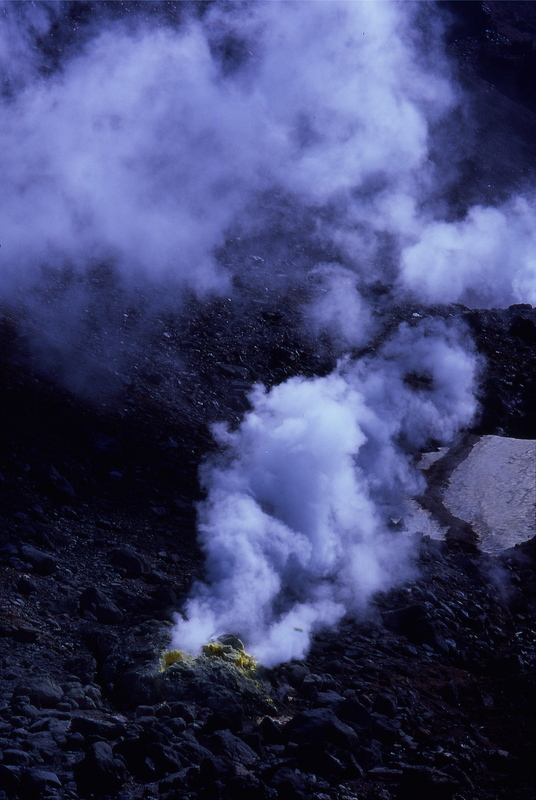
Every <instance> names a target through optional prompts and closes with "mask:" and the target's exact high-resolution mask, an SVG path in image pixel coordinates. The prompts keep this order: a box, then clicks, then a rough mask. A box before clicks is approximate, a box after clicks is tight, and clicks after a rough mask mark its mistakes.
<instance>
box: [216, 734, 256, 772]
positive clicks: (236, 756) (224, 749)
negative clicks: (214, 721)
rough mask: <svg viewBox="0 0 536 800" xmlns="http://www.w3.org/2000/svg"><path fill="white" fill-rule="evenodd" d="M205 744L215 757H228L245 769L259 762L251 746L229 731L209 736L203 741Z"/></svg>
mask: <svg viewBox="0 0 536 800" xmlns="http://www.w3.org/2000/svg"><path fill="white" fill-rule="evenodd" d="M203 744H205V745H206V746H207V747H208V748H209V750H211V751H212V752H213V753H214V755H216V756H226V757H227V758H230V759H232V760H233V761H238V762H239V763H240V764H243V765H244V766H245V767H249V766H252V765H253V764H256V763H257V762H258V760H259V757H258V755H257V754H256V753H255V752H254V751H253V750H252V749H251V747H249V745H247V744H246V743H245V742H243V741H242V740H241V739H239V738H238V737H237V736H234V734H232V733H231V731H228V730H220V731H217V732H216V733H213V734H212V735H211V736H207V737H206V738H205V739H204V740H203Z"/></svg>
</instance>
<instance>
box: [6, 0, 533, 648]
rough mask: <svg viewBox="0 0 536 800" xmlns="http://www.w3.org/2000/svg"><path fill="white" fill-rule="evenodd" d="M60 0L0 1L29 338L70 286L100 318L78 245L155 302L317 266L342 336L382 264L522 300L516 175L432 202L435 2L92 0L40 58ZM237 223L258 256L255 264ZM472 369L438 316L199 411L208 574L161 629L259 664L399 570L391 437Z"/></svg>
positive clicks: (452, 291) (414, 440)
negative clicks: (122, 3)
mask: <svg viewBox="0 0 536 800" xmlns="http://www.w3.org/2000/svg"><path fill="white" fill-rule="evenodd" d="M150 5H151V8H152V7H153V6H154V5H155V4H150ZM72 6H73V4H69V3H67V4H57V3H46V2H43V3H39V2H37V3H32V4H24V3H9V2H4V3H0V44H3V45H4V50H3V55H1V56H0V79H1V80H2V85H3V87H4V92H3V94H2V95H1V96H0V106H1V112H2V113H1V116H0V172H1V176H2V194H1V200H0V202H1V210H2V214H1V223H0V231H1V236H0V241H1V243H2V248H1V251H0V259H1V260H0V304H3V305H8V304H16V305H17V306H18V307H19V308H21V307H22V308H24V306H26V307H27V308H28V309H29V310H30V311H31V315H32V317H33V318H34V319H35V320H36V321H37V322H39V323H40V324H41V327H42V338H43V339H46V337H47V335H48V336H57V335H58V333H59V335H60V336H62V337H64V338H66V337H68V336H70V337H72V338H73V339H74V338H76V335H77V330H78V328H79V327H80V325H81V324H82V321H83V320H84V319H85V318H86V317H85V315H87V313H88V308H89V307H90V308H91V314H94V315H95V317H94V319H92V324H93V325H94V326H95V328H97V329H99V328H100V330H101V331H102V330H105V331H107V332H109V333H110V336H109V337H108V341H109V342H112V339H113V327H114V324H116V323H115V322H114V320H115V316H114V315H115V314H116V312H117V309H115V308H114V307H113V302H112V300H111V299H110V300H109V298H108V297H107V295H106V291H107V290H106V289H104V290H101V294H100V295H98V292H97V295H96V296H97V299H104V300H105V301H106V302H104V303H103V304H102V306H103V307H102V309H100V310H99V309H98V302H96V301H95V292H96V290H95V292H94V294H91V292H92V291H93V288H92V284H91V281H92V276H93V274H94V270H95V268H96V267H102V266H103V265H104V266H105V267H106V268H107V269H108V270H109V271H110V272H111V273H112V274H113V275H114V278H115V281H116V282H115V283H113V282H112V285H113V286H114V291H115V290H117V291H119V289H118V285H119V286H121V287H122V291H123V292H124V293H125V294H126V295H128V293H129V292H130V290H132V289H136V290H137V291H139V290H140V289H141V291H142V292H143V294H144V302H145V307H147V308H148V309H149V313H150V314H154V312H155V310H156V309H157V308H158V304H159V303H161V302H163V301H162V300H161V297H162V296H165V297H166V301H165V302H166V303H168V304H170V303H171V305H173V304H176V305H177V306H178V305H179V304H180V301H181V298H182V297H183V294H184V292H185V291H189V292H190V291H191V292H194V293H196V294H197V296H198V297H200V298H203V297H204V296H206V295H207V294H210V293H214V292H215V293H218V292H231V291H236V292H238V291H239V289H238V288H237V287H238V286H239V285H247V286H248V287H249V289H248V291H251V292H255V290H256V287H258V286H259V285H260V286H262V287H263V291H264V289H265V287H267V288H268V290H269V289H270V287H273V286H274V284H275V282H276V280H277V278H276V275H275V273H276V272H277V271H279V270H280V269H281V267H280V266H279V263H278V264H277V265H276V264H275V263H274V261H275V257H274V258H271V257H269V254H270V253H273V252H278V253H282V254H283V256H284V257H288V256H291V258H288V260H287V264H289V265H290V264H291V263H293V264H294V265H295V266H293V267H291V266H289V267H288V269H289V271H291V272H292V274H291V275H289V276H288V278H289V279H290V280H292V279H296V280H299V281H300V285H302V283H301V282H302V281H303V277H304V276H303V273H306V274H307V275H308V276H309V278H310V280H309V281H308V282H307V281H306V282H305V284H306V285H308V286H310V285H311V284H313V285H315V286H316V287H317V288H318V292H317V294H318V297H316V299H315V300H314V301H313V302H312V303H310V302H309V300H310V298H307V302H305V301H304V307H305V311H304V313H305V315H306V318H307V319H306V327H307V328H308V329H309V330H311V329H312V330H313V331H318V330H319V329H323V330H326V331H327V332H329V333H330V335H331V336H332V338H333V340H334V342H335V347H336V349H337V352H339V353H341V352H344V351H345V350H346V348H352V347H354V346H356V345H357V346H362V345H363V344H364V343H366V342H367V339H368V338H369V337H370V336H371V332H373V331H374V330H375V325H376V324H377V318H376V317H375V314H374V311H375V309H374V307H373V306H372V304H371V302H370V301H369V300H367V298H368V297H370V296H371V291H369V290H370V289H371V285H372V284H374V283H375V282H376V281H378V280H380V281H381V282H383V284H389V285H390V286H391V287H394V289H391V301H392V300H393V299H394V300H395V301H396V295H397V292H398V295H399V296H400V295H406V294H407V293H408V292H410V293H413V295H415V296H416V297H418V298H420V299H422V298H424V300H425V301H431V302H436V301H441V302H442V301H445V300H446V301H449V300H458V301H462V302H466V303H471V304H474V305H488V304H497V303H502V302H506V303H509V302H512V301H515V300H518V301H527V300H528V301H529V302H533V300H534V297H535V290H534V263H535V256H534V253H535V236H534V233H533V231H534V230H535V229H536V226H535V225H534V222H536V219H535V208H536V200H534V198H533V197H531V196H528V195H527V197H526V198H525V199H519V198H518V199H513V200H511V201H510V202H508V203H506V204H504V205H503V206H501V207H500V208H486V207H481V206H476V207H475V208H473V209H468V210H467V213H466V214H465V217H464V218H461V219H458V220H457V221H454V222H452V221H449V220H451V219H452V218H451V217H449V218H448V220H445V219H443V218H442V217H441V216H437V215H434V213H432V211H431V209H435V210H436V214H437V209H438V208H441V207H442V202H441V200H442V199H441V198H440V197H438V196H437V193H438V191H439V190H438V189H437V185H436V177H437V176H436V174H435V172H434V170H435V167H434V166H433V164H432V161H431V159H430V157H429V153H430V152H431V149H432V144H434V147H435V151H436V152H437V151H439V150H441V147H440V145H441V136H442V135H445V133H444V131H445V125H446V124H447V123H446V122H445V120H447V119H448V116H449V112H451V111H453V110H454V109H455V108H456V105H457V102H458V99H459V93H458V91H457V90H456V88H455V87H454V86H453V83H452V81H451V80H450V76H449V68H448V65H447V61H446V59H445V58H444V57H443V55H442V49H441V41H440V36H441V25H440V22H438V17H437V15H436V14H435V12H434V9H433V7H430V6H429V5H428V4H420V3H407V2H404V3H390V2H367V1H365V2H336V1H335V0H333V2H331V1H329V0H327V1H326V2H321V1H319V2H252V3H249V2H231V3H228V2H225V3H221V4H220V3H212V4H207V5H205V4H203V5H202V6H201V5H196V4H195V3H194V4H192V5H189V4H184V5H181V4H177V8H178V9H180V13H178V14H177V15H176V18H175V19H174V20H171V18H169V19H166V18H164V17H159V16H158V15H157V16H151V15H145V14H144V13H142V12H140V8H142V7H143V6H141V5H138V4H136V5H135V6H132V7H130V6H128V4H127V6H126V7H128V10H129V11H132V13H131V14H130V13H129V14H127V13H125V14H124V15H123V16H121V14H115V15H114V14H107V12H106V11H101V10H100V8H101V7H100V4H99V3H95V4H94V6H92V9H93V11H92V17H91V22H90V23H88V24H87V25H86V27H85V28H84V31H83V35H80V38H79V39H78V40H76V37H75V38H74V39H72V40H70V44H69V46H68V47H66V48H65V52H64V53H63V54H60V53H59V50H58V51H57V53H56V60H55V61H54V59H51V57H50V55H49V54H48V51H47V43H48V45H50V41H48V39H47V37H49V38H50V37H51V36H52V33H54V36H61V31H62V25H63V26H64V27H65V26H68V24H69V23H68V15H67V11H68V10H69V9H71V8H72ZM102 8H106V7H105V6H104V4H103V6H102ZM6 53H7V55H5V54H6ZM442 131H443V133H442ZM451 150H452V148H451ZM453 172H455V165H454V167H453ZM238 232H239V233H238ZM238 236H239V237H241V238H242V240H243V241H244V240H245V241H246V242H249V241H252V242H255V243H256V244H258V245H259V246H260V247H261V248H264V251H265V252H264V251H263V255H266V254H268V255H266V258H265V259H264V261H263V260H261V261H256V262H255V264H256V265H257V266H255V270H256V272H255V274H254V275H252V276H249V275H248V274H247V273H249V272H250V271H251V269H252V268H251V265H252V261H251V259H249V258H247V257H244V250H243V249H240V246H238V245H236V240H237V237H238ZM246 252H248V251H246ZM249 252H251V251H249ZM308 252H316V253H319V255H318V256H315V257H314V258H308V257H307V253H308ZM222 253H223V254H224V255H222ZM279 260H281V258H280V259H279ZM259 264H262V268H261V267H259V266H258V265H259ZM245 273H246V275H245V277H246V278H247V280H246V281H242V283H240V281H238V280H237V279H238V278H243V277H244V274H245ZM60 278H61V279H62V280H64V281H65V283H62V280H60ZM248 280H249V283H248ZM256 282H257V283H256ZM62 287H63V288H62ZM65 287H66V288H65ZM49 290H51V291H49ZM62 292H63V293H62ZM88 298H91V304H90V303H89V300H88ZM245 299H246V300H247V297H246V298H245ZM108 300H109V303H108ZM125 302H126V301H125ZM118 338H119V337H118ZM107 347H108V348H109V352H110V353H112V352H113V351H114V347H113V343H110V344H109V345H107ZM473 373H474V363H473V359H472V357H471V355H470V354H469V355H468V354H467V350H466V349H465V348H464V345H463V341H462V339H459V340H458V339H457V337H456V334H455V333H454V332H453V331H452V330H450V329H448V328H445V327H444V326H443V327H442V326H438V327H437V328H435V329H434V328H430V327H429V326H427V325H419V326H416V327H414V328H402V329H400V330H399V332H398V334H397V335H396V336H395V337H393V338H392V339H391V340H390V341H389V342H388V343H386V344H385V345H384V347H383V349H382V351H381V352H380V353H379V354H378V355H377V356H376V357H375V358H374V359H372V358H370V359H368V360H366V361H362V362H357V363H354V362H352V361H350V360H348V359H346V360H344V359H343V360H341V362H340V365H339V367H338V369H337V370H336V371H335V372H334V373H333V374H332V375H330V376H328V377H325V378H317V379H314V380H303V379H298V378H294V379H292V380H290V381H289V382H287V383H286V384H282V385H281V386H279V387H276V388H274V389H272V390H271V391H270V392H267V393H266V392H264V391H263V390H262V388H257V389H256V390H255V391H254V394H253V395H252V402H253V410H252V411H251V413H250V414H248V415H246V416H245V418H244V420H243V423H242V425H241V426H240V427H239V428H238V430H236V431H228V430H226V429H225V427H220V428H219V429H217V434H216V435H217V438H218V440H219V441H220V442H221V444H222V446H223V447H225V448H226V453H227V462H225V463H212V464H211V465H208V466H207V468H206V470H205V474H204V481H205V485H206V487H207V490H208V499H207V502H206V504H205V505H204V507H203V509H202V511H201V517H200V530H201V535H202V537H203V542H204V547H205V550H206V553H207V559H208V564H207V569H208V574H207V582H206V583H205V584H203V585H200V586H198V587H197V589H196V590H195V591H194V594H193V595H192V598H191V600H190V601H189V603H188V605H187V609H186V611H187V615H188V621H184V620H182V621H179V622H178V626H177V630H176V636H175V642H176V644H177V646H179V647H186V648H192V649H195V648H197V647H198V646H199V644H200V643H201V642H202V641H203V640H204V639H206V638H207V637H208V636H210V635H213V634H217V633H221V632H229V630H230V629H232V631H233V632H235V633H238V634H241V635H243V636H244V637H245V638H246V639H247V642H248V645H249V646H250V647H251V648H252V649H253V650H254V652H255V654H256V655H258V656H259V657H260V658H261V659H262V660H264V661H265V663H275V662H276V661H278V660H281V659H284V658H289V657H292V656H297V655H301V654H303V652H305V650H306V648H307V644H308V641H309V634H310V633H311V631H313V630H314V629H315V628H316V627H317V626H319V625H321V624H333V623H335V622H336V620H337V619H339V618H340V617H341V616H342V614H344V613H345V611H346V610H348V609H356V608H360V607H362V606H363V604H365V603H366V601H367V599H368V598H369V597H370V595H371V594H372V593H373V592H374V591H375V590H377V589H378V588H383V587H385V586H388V585H390V584H391V583H392V582H393V581H395V580H397V579H398V578H399V577H400V569H401V566H400V565H401V563H402V561H403V559H402V556H401V553H402V551H403V549H404V548H403V545H402V544H400V543H399V542H397V540H395V539H393V537H392V535H391V534H390V533H388V531H387V528H386V519H387V518H388V515H389V514H390V513H391V511H392V510H393V509H396V508H397V507H398V506H399V505H400V498H401V495H402V494H403V493H404V492H409V493H411V492H414V491H417V490H419V488H420V484H419V479H418V478H416V476H415V474H414V472H413V471H412V469H411V468H410V465H409V458H410V455H409V454H410V453H411V452H412V450H413V449H416V448H419V447H422V446H423V445H424V444H425V443H426V440H427V439H428V438H430V437H432V438H435V439H438V440H440V441H448V440H449V439H451V438H452V437H453V436H454V435H455V433H456V431H457V430H458V429H459V428H460V427H463V426H464V425H467V424H468V423H469V421H470V420H471V418H472V415H473V412H474V400H473V399H472V382H473ZM412 374H413V375H415V376H417V377H416V378H415V380H414V379H413V378H412ZM415 387H417V388H415ZM418 387H420V388H418ZM295 628H302V629H303V632H301V631H296V630H295Z"/></svg>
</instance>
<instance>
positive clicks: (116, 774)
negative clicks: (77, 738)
mask: <svg viewBox="0 0 536 800" xmlns="http://www.w3.org/2000/svg"><path fill="white" fill-rule="evenodd" d="M73 774H74V777H75V780H76V784H77V787H78V791H79V793H80V794H81V795H82V796H87V795H90V794H97V795H98V794H99V793H100V794H113V793H114V792H116V791H117V790H118V789H119V788H120V787H121V786H122V784H123V782H124V767H123V764H122V763H121V762H120V761H119V760H118V759H115V758H114V755H113V752H112V748H111V747H110V745H109V744H107V743H106V742H95V743H94V744H92V745H90V747H89V748H88V750H87V752H86V754H85V756H84V758H83V759H82V760H81V761H79V762H77V763H76V764H75V765H74V767H73Z"/></svg>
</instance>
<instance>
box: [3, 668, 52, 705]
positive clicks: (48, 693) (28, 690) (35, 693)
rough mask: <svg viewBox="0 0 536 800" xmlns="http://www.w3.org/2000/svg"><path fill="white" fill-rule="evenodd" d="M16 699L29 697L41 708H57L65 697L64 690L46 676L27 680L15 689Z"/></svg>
mask: <svg viewBox="0 0 536 800" xmlns="http://www.w3.org/2000/svg"><path fill="white" fill-rule="evenodd" d="M13 695H14V697H22V696H27V697H29V699H30V701H31V702H32V703H35V705H37V706H39V707H40V708H55V707H56V706H57V705H58V703H59V702H60V700H61V699H62V697H63V689H62V688H61V686H60V685H59V684H58V683H56V681H54V680H52V678H49V677H48V676H46V675H42V676H39V677H35V678H27V679H26V680H23V681H21V682H20V683H18V684H17V685H16V687H15V690H14V692H13Z"/></svg>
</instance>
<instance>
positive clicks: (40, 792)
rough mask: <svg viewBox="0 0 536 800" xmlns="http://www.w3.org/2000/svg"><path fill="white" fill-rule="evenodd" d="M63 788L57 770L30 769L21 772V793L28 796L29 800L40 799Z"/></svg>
mask: <svg viewBox="0 0 536 800" xmlns="http://www.w3.org/2000/svg"><path fill="white" fill-rule="evenodd" d="M61 788H62V784H61V781H60V779H59V778H58V776H57V775H56V773H55V772H49V771H48V770H44V769H28V770H24V771H23V772H22V774H21V780H20V794H22V795H23V797H25V798H26V797H27V798H28V800H39V798H41V797H45V796H50V795H51V794H52V793H53V792H57V791H58V790H60V789H61Z"/></svg>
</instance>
